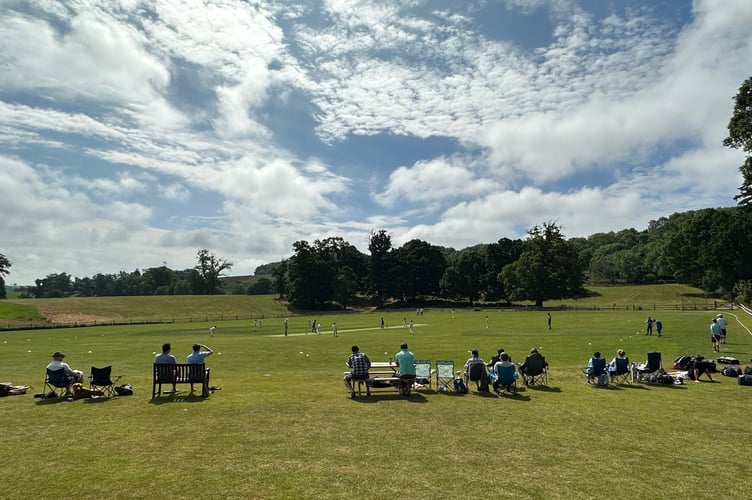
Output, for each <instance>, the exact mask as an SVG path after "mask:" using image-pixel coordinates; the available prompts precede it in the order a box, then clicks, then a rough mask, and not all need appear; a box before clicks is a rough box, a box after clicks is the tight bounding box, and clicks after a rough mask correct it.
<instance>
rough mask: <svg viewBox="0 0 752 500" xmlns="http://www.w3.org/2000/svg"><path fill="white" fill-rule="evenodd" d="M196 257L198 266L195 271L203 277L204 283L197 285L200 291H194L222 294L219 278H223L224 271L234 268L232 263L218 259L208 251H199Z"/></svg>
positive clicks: (197, 291)
mask: <svg viewBox="0 0 752 500" xmlns="http://www.w3.org/2000/svg"><path fill="white" fill-rule="evenodd" d="M196 256H197V258H198V264H197V265H196V267H195V269H196V271H198V273H199V275H200V276H201V280H202V281H203V283H200V282H199V283H196V285H197V286H198V287H199V288H200V290H196V289H194V292H196V293H201V294H207V295H213V294H218V293H222V287H221V283H220V281H219V277H220V276H222V272H223V271H225V270H229V269H231V268H232V262H230V261H229V260H226V259H223V258H220V257H217V256H216V255H214V254H213V253H211V252H210V251H209V250H206V249H203V250H199V251H198V253H197V254H196Z"/></svg>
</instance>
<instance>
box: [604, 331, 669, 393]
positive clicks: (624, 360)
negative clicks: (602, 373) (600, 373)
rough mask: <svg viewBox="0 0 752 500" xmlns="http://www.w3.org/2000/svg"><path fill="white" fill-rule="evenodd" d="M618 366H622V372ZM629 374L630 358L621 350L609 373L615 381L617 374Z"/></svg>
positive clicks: (609, 365)
mask: <svg viewBox="0 0 752 500" xmlns="http://www.w3.org/2000/svg"><path fill="white" fill-rule="evenodd" d="M656 322H657V320H656ZM656 328H657V325H656ZM658 331H660V330H658ZM658 336H659V337H660V333H659V334H658ZM617 365H621V370H619V366H617ZM628 372H629V358H628V357H627V352H626V351H625V350H624V349H619V350H617V351H616V356H614V358H613V359H612V360H611V362H610V363H609V364H608V373H609V375H611V378H612V379H613V378H614V377H615V376H616V375H617V374H622V373H628Z"/></svg>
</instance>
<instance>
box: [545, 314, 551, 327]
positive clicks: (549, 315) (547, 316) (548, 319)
mask: <svg viewBox="0 0 752 500" xmlns="http://www.w3.org/2000/svg"><path fill="white" fill-rule="evenodd" d="M546 321H547V322H548V329H549V330H550V329H551V313H546Z"/></svg>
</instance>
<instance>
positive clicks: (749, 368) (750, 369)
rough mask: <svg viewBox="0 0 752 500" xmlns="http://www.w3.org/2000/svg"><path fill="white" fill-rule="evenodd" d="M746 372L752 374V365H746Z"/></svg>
mask: <svg viewBox="0 0 752 500" xmlns="http://www.w3.org/2000/svg"><path fill="white" fill-rule="evenodd" d="M744 374H745V375H752V366H745V367H744Z"/></svg>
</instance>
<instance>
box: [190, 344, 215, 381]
mask: <svg viewBox="0 0 752 500" xmlns="http://www.w3.org/2000/svg"><path fill="white" fill-rule="evenodd" d="M202 348H203V349H204V350H203V351H202V350H201V349H202ZM212 354H214V351H212V350H211V349H209V347H208V346H206V345H204V344H193V352H192V353H190V354H189V355H188V363H190V364H197V365H203V364H204V360H205V359H206V358H208V357H209V356H211V355H212ZM191 392H193V382H191Z"/></svg>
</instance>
